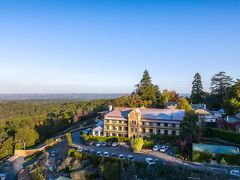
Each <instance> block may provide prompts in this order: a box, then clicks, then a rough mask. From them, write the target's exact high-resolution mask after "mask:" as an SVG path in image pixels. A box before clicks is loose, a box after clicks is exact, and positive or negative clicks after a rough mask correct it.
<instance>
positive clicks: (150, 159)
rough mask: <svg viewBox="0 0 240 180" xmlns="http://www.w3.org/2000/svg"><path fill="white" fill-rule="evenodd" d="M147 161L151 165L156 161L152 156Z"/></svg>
mask: <svg viewBox="0 0 240 180" xmlns="http://www.w3.org/2000/svg"><path fill="white" fill-rule="evenodd" d="M146 163H147V164H149V165H154V164H155V162H154V160H153V159H152V158H146Z"/></svg>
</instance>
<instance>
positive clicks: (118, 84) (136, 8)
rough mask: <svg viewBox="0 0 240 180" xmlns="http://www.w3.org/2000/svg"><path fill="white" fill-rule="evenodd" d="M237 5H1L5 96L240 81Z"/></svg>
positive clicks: (20, 0)
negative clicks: (147, 77)
mask: <svg viewBox="0 0 240 180" xmlns="http://www.w3.org/2000/svg"><path fill="white" fill-rule="evenodd" d="M239 9H240V1H238V0H225V1H223V0H206V1H205V0H199V1H198V0H191V1H190V0H189V1H180V0H179V1H177V0H176V1H173V0H166V1H160V0H159V1H151V0H146V1H143V0H121V1H118V0H112V1H105V0H95V1H93V0H78V1H77V0H65V1H63V0H48V1H47V0H34V1H32V0H29V1H27V0H16V1H13V0H6V1H0V84H1V88H0V93H62V92H63V93H68V92H70V93H74V92H131V91H132V90H133V88H134V85H135V84H136V83H138V81H139V80H140V78H141V76H142V73H143V71H144V69H148V70H149V71H150V74H151V76H152V79H153V82H154V83H156V84H158V85H159V87H160V89H161V90H162V89H166V88H167V89H175V90H177V91H178V92H182V93H183V92H184V93H185V92H190V91H191V82H192V80H193V76H194V74H195V72H199V73H200V74H201V75H202V79H203V84H204V89H205V90H209V84H210V79H211V77H212V76H213V75H214V74H215V73H217V72H219V71H226V73H227V74H228V75H231V76H232V77H234V78H240V23H239V22H240V11H239Z"/></svg>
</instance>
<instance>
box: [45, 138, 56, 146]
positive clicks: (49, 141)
mask: <svg viewBox="0 0 240 180" xmlns="http://www.w3.org/2000/svg"><path fill="white" fill-rule="evenodd" d="M53 142H55V141H54V139H53V138H50V139H47V140H46V141H45V142H44V144H45V145H50V144H52V143H53Z"/></svg>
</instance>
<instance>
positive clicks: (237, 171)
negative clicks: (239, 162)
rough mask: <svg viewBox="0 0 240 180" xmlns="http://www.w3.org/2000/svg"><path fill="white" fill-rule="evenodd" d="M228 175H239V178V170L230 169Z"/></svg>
mask: <svg viewBox="0 0 240 180" xmlns="http://www.w3.org/2000/svg"><path fill="white" fill-rule="evenodd" d="M230 175H231V176H234V177H239V178H240V171H239V170H236V169H234V170H231V171H230Z"/></svg>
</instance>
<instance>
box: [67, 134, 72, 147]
mask: <svg viewBox="0 0 240 180" xmlns="http://www.w3.org/2000/svg"><path fill="white" fill-rule="evenodd" d="M66 138H67V142H68V144H70V145H71V144H72V135H71V133H67V134H66Z"/></svg>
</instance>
